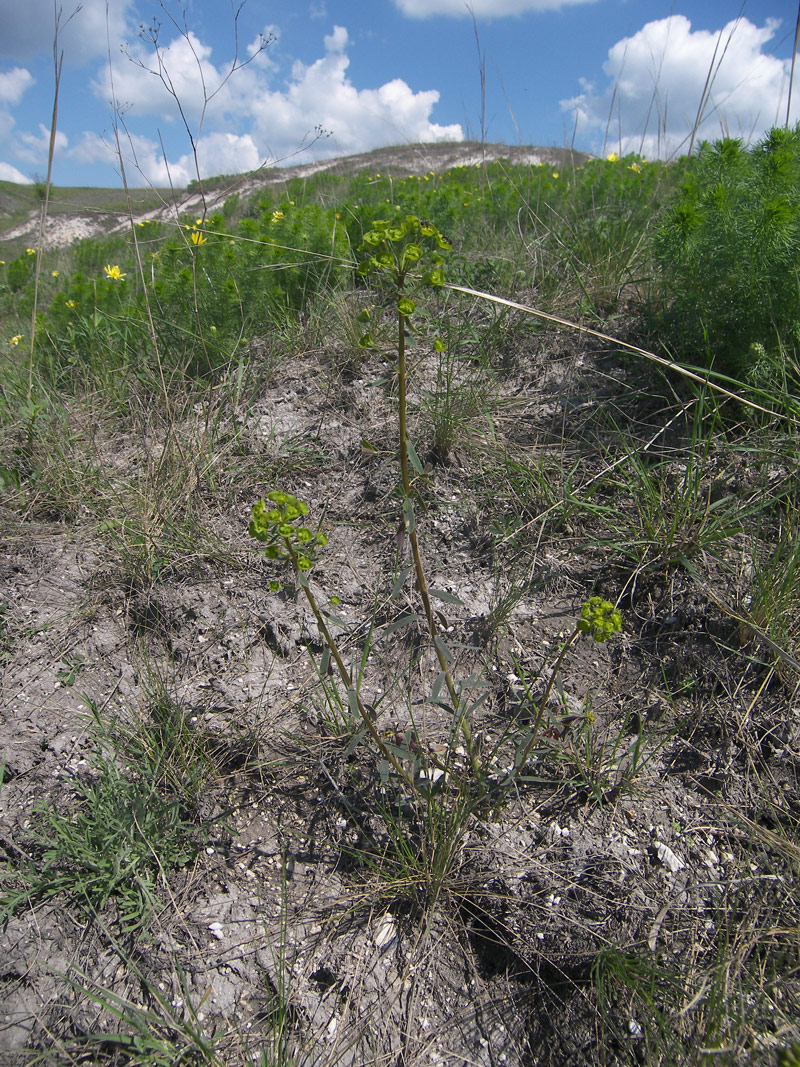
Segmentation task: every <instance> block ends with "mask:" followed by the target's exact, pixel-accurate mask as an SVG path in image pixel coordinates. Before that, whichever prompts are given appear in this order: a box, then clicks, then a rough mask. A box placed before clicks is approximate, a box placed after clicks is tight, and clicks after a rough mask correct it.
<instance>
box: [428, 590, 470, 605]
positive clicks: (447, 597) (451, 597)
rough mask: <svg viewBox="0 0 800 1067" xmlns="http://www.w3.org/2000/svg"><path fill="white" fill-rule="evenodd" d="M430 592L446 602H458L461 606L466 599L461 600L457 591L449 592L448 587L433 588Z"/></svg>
mask: <svg viewBox="0 0 800 1067" xmlns="http://www.w3.org/2000/svg"><path fill="white" fill-rule="evenodd" d="M430 594H431V596H433V597H436V599H437V600H441V601H442V603H444V604H458V606H459V607H461V608H463V607H464V601H463V600H460V599H459V598H458V597H457V596H456V595H455V593H448V592H447V590H446V589H431V590H430Z"/></svg>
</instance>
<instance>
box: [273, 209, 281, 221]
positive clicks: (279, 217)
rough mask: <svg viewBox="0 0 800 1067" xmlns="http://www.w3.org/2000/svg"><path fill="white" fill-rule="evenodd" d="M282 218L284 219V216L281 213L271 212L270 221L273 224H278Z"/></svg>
mask: <svg viewBox="0 0 800 1067" xmlns="http://www.w3.org/2000/svg"><path fill="white" fill-rule="evenodd" d="M282 218H284V214H283V212H282V211H273V212H272V221H273V222H280V221H281V219H282Z"/></svg>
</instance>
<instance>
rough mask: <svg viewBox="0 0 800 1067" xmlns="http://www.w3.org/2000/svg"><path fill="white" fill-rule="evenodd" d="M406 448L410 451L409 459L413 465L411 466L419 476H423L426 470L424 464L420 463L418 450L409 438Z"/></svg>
mask: <svg viewBox="0 0 800 1067" xmlns="http://www.w3.org/2000/svg"><path fill="white" fill-rule="evenodd" d="M406 448H407V449H408V459H409V462H410V463H411V466H412V467H413V468H414V470H415V471H416V472H417V474H422V472H423V470H424V468H423V466H422V463H421V462H420V458H419V456H418V455H417V450H416V449H415V448H414V445H413V444H412V443H411V441H410V440H409V439H408V438H406Z"/></svg>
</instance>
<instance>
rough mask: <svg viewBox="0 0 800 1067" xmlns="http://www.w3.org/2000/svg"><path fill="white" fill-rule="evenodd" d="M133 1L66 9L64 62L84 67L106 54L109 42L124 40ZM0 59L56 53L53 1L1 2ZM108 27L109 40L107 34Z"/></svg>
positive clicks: (81, 1) (77, 0)
mask: <svg viewBox="0 0 800 1067" xmlns="http://www.w3.org/2000/svg"><path fill="white" fill-rule="evenodd" d="M131 8H132V0H113V2H112V3H110V4H108V5H106V0H74V3H69V2H67V3H65V4H64V5H63V8H62V16H61V20H60V30H59V39H58V43H59V48H60V49H61V50H63V52H64V62H65V63H70V64H71V63H74V64H82V63H85V62H86V61H87V60H89V59H91V58H92V57H94V56H97V55H103V54H105V52H106V50H107V47H108V46H107V40H108V39H110V40H112V41H117V40H123V39H124V38H125V36H126V34H127V33H128V24H127V23H128V13H129V11H130V10H131ZM0 25H1V26H2V27H3V32H2V34H1V35H0V57H1V56H11V57H13V58H14V59H20V58H21V57H27V56H36V55H39V54H40V53H48V54H50V55H52V52H53V34H54V31H55V17H54V9H53V0H24V2H23V3H20V0H0ZM106 27H108V37H107V35H106Z"/></svg>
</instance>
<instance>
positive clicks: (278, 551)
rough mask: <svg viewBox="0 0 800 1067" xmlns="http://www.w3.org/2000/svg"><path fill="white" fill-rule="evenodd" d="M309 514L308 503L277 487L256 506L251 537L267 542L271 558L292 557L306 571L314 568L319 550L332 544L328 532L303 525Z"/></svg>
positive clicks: (266, 552)
mask: <svg viewBox="0 0 800 1067" xmlns="http://www.w3.org/2000/svg"><path fill="white" fill-rule="evenodd" d="M307 514H308V504H306V503H305V501H304V500H298V499H297V497H296V496H293V495H292V494H291V493H284V492H283V491H282V490H280V489H274V490H273V491H272V492H271V493H267V496H266V499H265V500H259V501H258V503H257V504H255V505H254V506H253V511H252V514H251V517H250V526H249V528H248V530H249V533H250V536H251V537H254V538H255V539H256V541H261V542H262V543H263V544H265V545H266V548H265V549H264V555H265V556H266V557H267V559H274V560H279V559H285V560H289V561H290V562H291V564H292V566H293V567H294V568H295V569H296V570H297V571H300V572H301V573H302V572H306V571H310V570H311V568H312V567H313V566H314V562H315V559H316V549H317V548H322V547H324V546H325V545H327V543H328V538H327V537H326V536H325V534H324V533H319V532H318V533H316V534H314V533H312V531H311V530H309V528H308V527H307V526H301V525H299V523H300V520H301V519H303V518H304V517H305V516H306V515H307Z"/></svg>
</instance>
